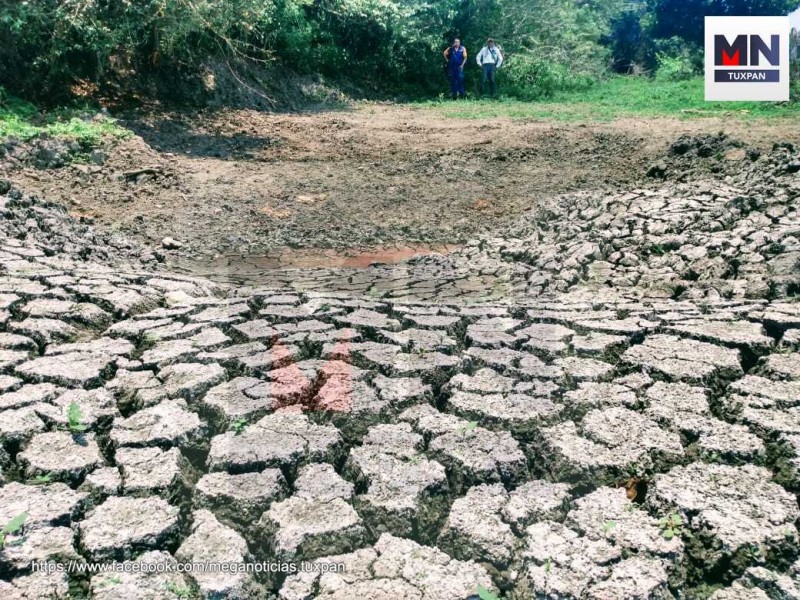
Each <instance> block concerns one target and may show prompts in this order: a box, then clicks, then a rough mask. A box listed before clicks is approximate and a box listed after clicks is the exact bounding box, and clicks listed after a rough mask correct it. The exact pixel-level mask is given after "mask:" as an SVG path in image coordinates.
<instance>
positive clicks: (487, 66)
mask: <svg viewBox="0 0 800 600" xmlns="http://www.w3.org/2000/svg"><path fill="white" fill-rule="evenodd" d="M476 60H477V61H478V66H480V67H481V69H483V76H482V77H481V94H483V92H484V91H485V89H486V84H487V83H488V84H489V91H490V92H491V93H492V97H494V96H495V94H497V84H496V83H495V79H494V76H495V73H496V72H497V69H499V68H500V65H502V64H503V53H502V52H500V48H498V47H497V45H496V44H495V43H494V40H493V39H492V38H489V39H488V40H486V45H485V46H484V47H483V48H481V51H480V52H478V57H477V59H476Z"/></svg>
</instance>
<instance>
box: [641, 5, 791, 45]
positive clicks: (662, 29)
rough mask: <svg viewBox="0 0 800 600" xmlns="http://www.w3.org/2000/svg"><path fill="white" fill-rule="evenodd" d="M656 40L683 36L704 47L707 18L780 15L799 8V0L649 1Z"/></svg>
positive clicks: (686, 39) (684, 38)
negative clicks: (705, 21)
mask: <svg viewBox="0 0 800 600" xmlns="http://www.w3.org/2000/svg"><path fill="white" fill-rule="evenodd" d="M647 3H648V9H649V12H650V15H651V19H652V27H651V29H650V35H651V36H652V37H654V38H671V37H675V36H677V37H680V38H682V39H683V40H685V41H687V42H689V43H692V44H696V45H698V46H702V44H703V31H704V20H705V17H707V16H708V17H733V16H747V17H750V16H752V17H756V16H778V15H788V14H789V13H790V12H791V11H792V10H794V9H795V8H797V0H647Z"/></svg>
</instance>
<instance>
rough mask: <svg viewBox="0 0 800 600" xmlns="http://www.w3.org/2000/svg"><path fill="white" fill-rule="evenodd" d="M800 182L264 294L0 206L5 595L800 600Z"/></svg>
mask: <svg viewBox="0 0 800 600" xmlns="http://www.w3.org/2000/svg"><path fill="white" fill-rule="evenodd" d="M677 151H680V152H683V151H685V149H678V150H677ZM798 172H800V155H799V154H798V153H796V152H794V151H793V150H792V149H791V148H788V147H779V148H776V149H775V150H774V151H773V152H772V153H769V154H765V155H764V156H761V157H756V156H754V157H752V159H749V160H748V161H745V162H743V163H742V165H741V167H740V168H739V169H737V171H736V172H735V173H732V174H730V175H727V176H725V177H722V178H715V179H708V180H702V179H698V180H690V181H684V182H682V183H675V182H674V181H668V182H664V183H651V184H648V185H647V186H643V187H641V188H638V189H631V190H629V191H626V192H621V193H599V192H598V193H590V192H581V193H574V194H569V195H566V196H561V197H558V198H556V199H554V200H553V202H551V203H550V204H549V205H548V208H547V210H546V211H538V212H536V213H531V214H530V215H528V216H526V217H525V218H522V219H520V220H519V222H518V223H517V224H516V225H515V226H513V227H509V228H508V229H505V230H503V231H502V232H501V233H499V234H494V235H492V236H488V235H486V236H483V237H482V238H479V239H476V240H474V241H472V242H470V243H468V244H467V245H466V246H465V247H464V248H463V249H461V250H459V251H456V252H454V253H452V254H450V255H448V256H446V257H424V258H418V259H415V260H412V261H411V262H410V263H404V264H401V265H397V266H385V265H384V266H374V267H370V268H367V269H292V270H279V271H274V272H271V273H270V274H268V275H265V276H264V280H263V281H259V282H258V283H257V284H252V283H251V284H250V285H227V284H222V283H217V282H212V281H210V280H208V279H203V278H198V277H189V276H186V275H180V274H176V273H174V272H172V271H170V269H168V268H160V269H155V268H154V267H153V266H152V264H153V263H154V261H153V260H152V255H153V252H152V251H151V250H148V249H147V248H144V247H140V246H138V245H136V244H135V243H133V242H130V241H129V240H126V239H124V238H122V237H120V236H119V235H111V234H107V233H104V232H102V231H99V230H96V229H94V228H93V227H90V226H87V225H85V224H81V223H78V222H76V221H74V220H73V219H72V218H71V217H70V216H69V215H68V214H67V213H66V212H65V211H64V209H62V208H61V207H59V206H58V205H54V204H49V203H47V202H45V201H42V200H38V199H36V198H33V197H30V196H26V195H25V194H23V193H21V192H19V191H18V190H15V189H12V188H11V187H10V186H9V185H7V184H5V183H0V193H1V194H2V197H1V198H0V210H2V216H3V220H2V222H0V229H1V230H2V234H3V237H2V239H0V265H2V272H1V274H0V369H2V372H1V373H0V443H1V444H2V446H1V448H0V468H1V469H2V478H1V479H0V481H2V485H0V524H5V523H8V522H10V521H11V520H12V519H14V518H15V517H16V516H18V515H19V514H21V513H25V514H26V520H25V523H24V526H23V527H22V528H21V529H20V530H18V531H15V532H13V533H9V534H8V535H7V536H6V539H5V546H4V548H3V549H2V551H0V575H1V576H2V581H0V594H2V597H3V598H67V597H90V598H126V599H127V598H141V599H161V598H176V597H197V598H280V599H283V600H294V599H297V600H299V599H306V598H325V599H334V598H337V599H345V598H348V599H349V598H372V599H394V598H398V599H399V598H418V599H429V600H439V599H453V600H456V599H465V598H474V597H477V596H478V594H479V590H486V592H483V593H484V595H485V594H486V593H493V594H497V595H499V596H500V595H501V596H503V597H507V598H513V599H515V600H522V599H527V598H554V599H556V598H576V599H578V598H580V599H584V598H587V599H588V598H591V599H598V600H599V599H603V600H606V599H608V600H612V599H615V600H616V599H644V598H655V599H666V598H709V597H710V598H713V599H714V600H732V599H745V598H747V599H751V598H768V599H773V600H775V599H779V598H780V599H784V598H798V597H800V584H798V581H800V544H799V543H798V535H799V534H798V522H799V521H800V507H799V506H798V493H800V303H797V302H795V297H796V296H797V293H798V290H800V270H799V269H798V264H799V262H800V212H798V197H800V175H798ZM76 415H77V417H76ZM76 421H77V423H76ZM40 560H46V561H58V562H67V561H75V562H77V563H81V562H85V561H111V560H115V561H139V562H140V563H154V564H155V563H159V564H167V563H175V562H176V561H178V562H191V561H223V562H247V561H274V560H280V561H289V562H299V561H315V562H317V563H319V564H323V563H324V564H329V563H340V564H344V565H345V570H344V571H343V572H327V573H323V572H320V571H316V572H304V573H298V574H293V575H289V576H286V575H285V574H277V573H272V574H264V573H262V574H254V573H224V574H220V573H215V574H210V573H199V572H194V573H176V572H164V573H158V574H150V575H145V574H142V573H119V574H108V573H105V574H95V575H92V576H88V575H86V574H76V573H72V574H66V573H50V574H46V573H40V572H33V571H32V570H31V566H30V565H31V561H40Z"/></svg>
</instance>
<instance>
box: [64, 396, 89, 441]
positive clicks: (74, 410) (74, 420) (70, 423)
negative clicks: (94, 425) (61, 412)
mask: <svg viewBox="0 0 800 600" xmlns="http://www.w3.org/2000/svg"><path fill="white" fill-rule="evenodd" d="M67 427H68V428H69V430H70V432H71V433H73V434H77V433H83V432H84V431H86V425H84V424H83V411H81V407H80V406H78V403H77V402H72V403H71V404H70V405H69V407H68V408H67Z"/></svg>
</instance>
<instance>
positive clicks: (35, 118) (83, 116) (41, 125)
mask: <svg viewBox="0 0 800 600" xmlns="http://www.w3.org/2000/svg"><path fill="white" fill-rule="evenodd" d="M130 135H131V133H130V132H129V131H128V130H127V129H124V128H122V127H120V126H119V125H117V124H116V122H115V121H114V119H111V118H108V117H103V116H99V117H98V116H97V114H96V111H93V110H89V109H82V108H81V109H77V108H72V109H67V108H59V109H55V110H51V111H47V112H40V111H39V110H37V108H36V107H35V106H34V105H33V104H31V103H30V102H25V101H22V100H20V99H19V98H14V97H12V96H9V95H8V94H7V93H6V92H5V91H4V89H3V88H1V87H0V140H2V139H5V138H17V139H20V140H23V141H25V140H30V139H33V138H35V137H41V136H52V137H60V138H68V139H72V140H75V141H77V142H78V143H79V144H80V145H81V146H82V147H86V148H91V147H94V146H96V145H97V144H98V143H99V142H100V140H101V139H102V138H104V137H110V138H117V139H122V138H125V137H128V136H130Z"/></svg>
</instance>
